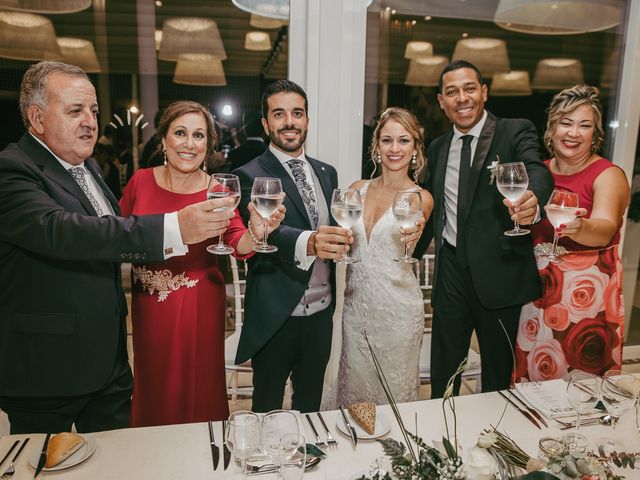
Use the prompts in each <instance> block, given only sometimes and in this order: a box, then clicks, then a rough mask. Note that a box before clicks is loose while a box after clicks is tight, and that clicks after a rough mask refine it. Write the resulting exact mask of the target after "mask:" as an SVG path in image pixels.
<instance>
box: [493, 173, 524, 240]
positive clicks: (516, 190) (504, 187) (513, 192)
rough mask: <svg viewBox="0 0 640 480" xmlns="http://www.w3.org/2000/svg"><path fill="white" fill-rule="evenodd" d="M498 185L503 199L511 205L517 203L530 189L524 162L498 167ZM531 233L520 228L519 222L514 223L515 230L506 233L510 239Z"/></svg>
mask: <svg viewBox="0 0 640 480" xmlns="http://www.w3.org/2000/svg"><path fill="white" fill-rule="evenodd" d="M496 185H497V186H498V191H499V192H500V193H501V194H502V196H503V197H505V198H506V199H507V200H509V201H510V202H511V203H513V202H516V201H517V200H518V199H519V198H520V197H521V196H522V194H524V192H526V191H527V188H528V187H529V176H528V175H527V167H525V165H524V163H522V162H513V163H501V164H500V165H498V175H497V177H496ZM529 233H530V232H529V230H525V229H524V228H520V225H518V221H517V220H514V221H513V229H511V230H507V231H506V232H504V234H505V235H507V236H508V237H515V236H518V235H528V234H529Z"/></svg>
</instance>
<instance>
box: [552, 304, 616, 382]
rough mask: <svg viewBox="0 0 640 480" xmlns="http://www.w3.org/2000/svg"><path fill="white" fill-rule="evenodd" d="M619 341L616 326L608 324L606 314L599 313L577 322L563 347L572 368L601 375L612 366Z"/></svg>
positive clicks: (565, 339)
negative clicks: (612, 352) (594, 316)
mask: <svg viewBox="0 0 640 480" xmlns="http://www.w3.org/2000/svg"><path fill="white" fill-rule="evenodd" d="M619 343H620V339H619V338H618V335H617V334H616V331H615V326H612V325H610V324H608V323H607V322H606V319H605V317H604V315H598V316H597V317H596V318H585V319H583V320H581V321H580V322H578V323H576V324H575V325H574V326H573V328H571V329H570V330H569V332H568V333H567V336H566V337H565V338H564V340H563V341H562V347H563V349H564V352H565V355H566V357H567V362H568V363H569V366H570V367H571V368H575V369H579V370H583V371H585V372H589V373H594V374H596V375H600V374H601V373H602V372H604V371H606V370H607V369H608V368H609V367H610V365H611V363H612V359H611V351H612V350H613V349H614V348H615V347H617V346H618V344H619Z"/></svg>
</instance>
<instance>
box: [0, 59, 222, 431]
mask: <svg viewBox="0 0 640 480" xmlns="http://www.w3.org/2000/svg"><path fill="white" fill-rule="evenodd" d="M20 109H21V113H22V117H23V121H24V123H25V126H26V128H27V130H28V131H27V133H26V134H25V135H24V136H23V137H22V138H21V139H20V141H19V142H18V143H15V144H11V145H9V146H8V147H7V148H6V149H5V150H3V151H2V152H0V408H2V410H4V411H5V412H6V413H7V414H8V416H9V422H10V424H11V432H12V433H29V432H61V431H69V430H70V429H71V427H72V425H73V424H74V423H75V426H76V429H77V430H78V431H79V432H89V431H96V430H108V429H112V428H123V427H126V426H128V423H129V409H130V399H131V390H132V375H131V370H130V368H129V364H128V361H127V353H126V332H125V326H124V319H125V317H126V315H127V306H126V302H125V297H124V292H123V290H122V287H121V278H120V262H128V261H136V262H144V261H159V260H162V259H163V258H168V257H170V256H173V255H180V254H184V251H186V247H185V244H191V243H197V242H201V241H204V240H205V239H207V238H210V237H215V236H217V235H219V234H220V233H221V232H223V231H224V229H225V228H226V226H227V225H228V218H229V217H230V216H232V212H229V213H224V212H213V209H214V208H217V207H220V206H221V205H222V204H220V203H218V202H217V201H205V202H201V203H198V204H194V205H191V206H189V207H187V208H185V209H183V210H180V211H179V212H174V213H170V214H166V215H148V216H138V217H131V218H126V219H125V218H120V217H117V216H116V215H117V213H118V212H119V208H118V202H117V201H116V199H115V198H114V197H113V195H112V194H111V192H110V191H109V188H108V187H107V185H106V184H105V183H104V181H103V179H102V178H101V176H100V173H99V167H98V165H97V164H96V162H95V161H94V160H93V159H90V158H88V157H89V155H91V152H92V150H93V147H94V145H95V143H96V138H97V132H98V129H97V121H96V117H97V113H98V105H97V100H96V93H95V90H94V88H93V85H91V82H90V81H89V79H88V77H87V75H86V74H85V73H84V71H82V70H81V69H79V68H77V67H74V66H71V65H66V64H63V63H58V62H40V63H38V64H36V65H33V66H31V67H30V68H29V69H28V70H27V72H26V73H25V76H24V78H23V81H22V87H21V92H20Z"/></svg>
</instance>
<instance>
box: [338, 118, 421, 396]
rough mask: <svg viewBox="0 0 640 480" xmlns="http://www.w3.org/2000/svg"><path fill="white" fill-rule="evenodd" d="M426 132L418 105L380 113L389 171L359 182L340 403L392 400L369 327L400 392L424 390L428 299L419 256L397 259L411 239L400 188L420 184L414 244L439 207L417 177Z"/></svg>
mask: <svg viewBox="0 0 640 480" xmlns="http://www.w3.org/2000/svg"><path fill="white" fill-rule="evenodd" d="M423 138H424V137H423V133H422V128H421V127H420V125H419V124H418V121H417V120H416V118H415V116H414V115H413V114H412V113H410V112H408V111H407V110H404V109H401V108H388V109H387V110H385V111H384V112H383V113H382V115H381V117H380V120H379V122H378V125H377V126H376V129H375V131H374V134H373V140H372V144H371V156H372V159H373V161H374V162H375V163H376V167H377V168H380V169H381V174H380V175H379V176H378V177H376V178H374V179H373V180H360V181H357V182H355V183H354V184H353V185H352V188H357V189H359V190H360V194H361V196H362V200H363V203H364V209H363V214H362V217H361V218H360V220H358V222H357V223H356V224H355V225H354V226H353V227H352V229H351V230H352V232H353V236H354V238H355V242H354V244H353V245H352V246H351V248H352V251H351V254H352V255H353V256H354V257H356V258H359V259H360V262H359V263H355V264H350V265H348V267H347V287H346V290H345V300H344V309H343V315H342V353H341V356H340V365H339V372H338V379H337V385H336V387H337V391H336V397H337V398H336V400H337V404H338V405H348V404H351V403H354V402H358V401H371V402H374V403H376V404H385V403H388V402H387V398H386V396H385V395H384V391H383V389H382V387H381V385H380V382H379V380H378V378H377V376H376V373H375V370H374V368H373V365H372V363H371V360H370V354H369V350H368V348H367V345H366V342H365V339H364V336H363V334H362V331H363V330H364V331H366V332H367V335H368V337H369V341H370V342H371V345H372V346H373V348H374V351H375V352H376V356H377V357H378V360H379V361H380V364H381V366H382V369H383V371H384V373H385V376H386V378H387V381H388V383H389V386H390V389H391V392H392V393H393V396H394V398H395V400H396V401H398V402H408V401H412V400H416V399H417V396H418V386H419V380H418V359H419V356H420V346H421V344H422V335H423V330H424V303H423V297H422V293H421V290H420V286H419V282H418V279H417V278H416V276H415V273H414V268H413V266H412V264H410V263H401V262H396V261H394V258H396V257H400V256H402V255H403V254H404V245H405V244H404V243H403V241H402V235H401V226H400V223H399V222H398V221H397V220H396V219H395V217H394V215H393V212H392V204H393V199H394V196H395V194H396V193H397V192H402V191H408V190H413V191H417V192H420V195H421V197H422V213H423V218H421V219H420V220H419V221H418V222H416V226H415V227H411V228H406V229H402V232H403V233H404V235H405V238H406V241H407V242H408V246H409V247H410V249H411V250H412V249H413V247H414V245H415V242H417V240H418V239H419V238H420V235H421V233H422V229H423V228H424V224H425V221H426V219H428V218H429V215H430V214H431V210H432V208H433V199H432V197H431V194H430V193H429V192H427V191H426V190H423V189H421V188H419V187H418V186H417V185H416V183H415V179H417V178H418V175H419V174H420V171H421V170H422V168H423V167H424V164H425V160H424V155H423ZM410 175H411V176H410Z"/></svg>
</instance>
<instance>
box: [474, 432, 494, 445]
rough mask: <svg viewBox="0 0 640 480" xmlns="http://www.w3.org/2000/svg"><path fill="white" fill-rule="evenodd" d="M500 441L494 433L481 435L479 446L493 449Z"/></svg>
mask: <svg viewBox="0 0 640 480" xmlns="http://www.w3.org/2000/svg"><path fill="white" fill-rule="evenodd" d="M497 441H498V436H497V435H496V434H495V433H493V432H489V433H481V434H480V436H479V437H478V446H479V447H482V448H489V447H492V446H493V444H494V443H496V442H497Z"/></svg>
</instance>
